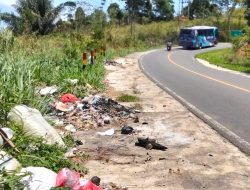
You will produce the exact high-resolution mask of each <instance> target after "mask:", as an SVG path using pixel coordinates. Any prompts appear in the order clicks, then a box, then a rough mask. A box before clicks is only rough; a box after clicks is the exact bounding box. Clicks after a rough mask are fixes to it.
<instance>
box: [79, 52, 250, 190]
mask: <svg viewBox="0 0 250 190" xmlns="http://www.w3.org/2000/svg"><path fill="white" fill-rule="evenodd" d="M141 55H142V53H135V54H132V55H129V56H127V57H126V58H119V59H117V60H116V61H117V62H124V64H120V65H116V66H106V69H107V71H108V74H107V77H106V80H107V82H108V84H109V86H110V89H109V91H108V92H107V94H108V96H109V97H112V98H114V99H115V98H116V97H117V96H118V95H120V94H122V93H124V94H130V95H134V96H137V97H139V99H140V101H139V102H136V103H130V104H127V105H130V106H133V105H134V104H136V105H137V106H138V105H140V107H141V109H142V112H141V113H139V123H133V122H131V123H128V125H129V126H131V127H133V128H135V129H136V130H137V131H138V133H136V134H134V135H121V134H120V128H121V126H110V127H115V129H116V132H115V135H113V136H97V135H93V133H95V131H82V132H78V133H77V134H76V136H77V137H78V139H81V140H82V141H83V142H84V145H82V147H81V148H82V149H83V150H85V153H87V154H89V155H90V157H92V158H94V159H89V160H88V161H87V162H85V165H86V167H87V168H89V171H90V173H89V174H88V176H89V177H91V176H93V175H98V176H99V177H100V178H101V179H102V181H105V182H115V183H116V184H118V185H121V186H124V187H127V188H128V189H137V190H149V189H150V190H162V189H169V190H170V189H174V190H176V189H177V190H179V189H213V190H214V189H227V190H228V189H249V188H250V187H249V184H250V159H249V157H248V156H246V155H245V154H243V153H242V152H240V151H239V150H238V149H237V148H236V147H235V146H233V145H232V144H231V143H229V142H228V141H227V140H225V139H224V138H222V137H221V136H220V135H218V134H217V133H216V132H215V131H214V130H212V129H211V128H210V127H209V126H207V125H206V124H205V123H204V122H203V121H201V120H200V119H198V118H197V117H196V116H194V115H193V114H192V113H190V112H189V111H188V110H187V109H186V108H185V107H183V106H182V105H181V104H180V103H179V102H177V101H176V100H175V99H173V98H172V97H171V96H170V95H168V94H167V93H166V92H165V91H163V90H162V89H160V88H159V87H157V86H156V85H155V84H154V83H153V82H151V81H150V80H149V79H148V78H147V77H146V76H145V75H144V74H143V73H142V72H141V71H140V69H139V65H138V58H139V57H140V56H141ZM138 136H139V137H151V138H155V139H157V140H158V142H159V143H161V144H163V145H165V146H167V147H168V149H167V150H166V151H159V150H146V149H144V148H141V147H136V146H135V145H134V143H135V142H136V140H137V137H138ZM87 149H88V151H86V150H87ZM90 150H92V151H90Z"/></svg>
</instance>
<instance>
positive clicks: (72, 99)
mask: <svg viewBox="0 0 250 190" xmlns="http://www.w3.org/2000/svg"><path fill="white" fill-rule="evenodd" d="M60 101H61V102H62V103H68V102H76V101H79V99H78V98H77V97H76V96H75V95H73V94H64V95H63V96H62V97H61V98H60Z"/></svg>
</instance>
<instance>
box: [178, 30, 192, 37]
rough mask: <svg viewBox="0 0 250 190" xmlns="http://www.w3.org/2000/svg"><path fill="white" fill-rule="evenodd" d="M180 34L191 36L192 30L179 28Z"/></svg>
mask: <svg viewBox="0 0 250 190" xmlns="http://www.w3.org/2000/svg"><path fill="white" fill-rule="evenodd" d="M180 36H193V34H192V30H188V29H181V32H180Z"/></svg>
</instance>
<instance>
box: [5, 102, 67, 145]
mask: <svg viewBox="0 0 250 190" xmlns="http://www.w3.org/2000/svg"><path fill="white" fill-rule="evenodd" d="M8 119H9V120H10V121H13V122H15V123H17V124H19V125H22V126H23V129H24V131H25V132H26V133H27V135H31V136H34V137H42V138H44V139H45V140H46V143H48V144H55V143H58V144H59V145H60V146H65V144H64V142H63V140H62V138H61V137H60V135H59V134H58V133H57V131H56V130H55V129H54V128H53V127H52V126H51V125H50V124H49V123H48V122H47V121H46V120H45V119H44V118H43V116H42V114H41V113H40V112H39V111H38V110H37V109H33V108H30V107H28V106H25V105H18V106H15V107H14V108H13V109H12V110H11V111H10V113H9V114H8Z"/></svg>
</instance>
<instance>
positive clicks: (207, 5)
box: [182, 0, 221, 19]
mask: <svg viewBox="0 0 250 190" xmlns="http://www.w3.org/2000/svg"><path fill="white" fill-rule="evenodd" d="M182 15H183V16H186V17H188V18H189V19H194V18H206V17H209V16H216V17H218V16H220V15H221V7H219V6H218V5H217V4H215V3H213V1H209V0H202V1H201V0H193V2H192V3H191V2H190V3H189V5H188V6H186V7H184V8H183V10H182Z"/></svg>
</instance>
